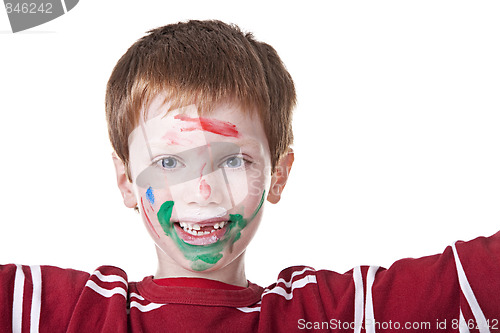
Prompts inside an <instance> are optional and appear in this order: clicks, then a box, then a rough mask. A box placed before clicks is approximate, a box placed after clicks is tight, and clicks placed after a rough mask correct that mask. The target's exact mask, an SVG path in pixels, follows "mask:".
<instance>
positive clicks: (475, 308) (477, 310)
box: [451, 243, 490, 333]
mask: <svg viewBox="0 0 500 333" xmlns="http://www.w3.org/2000/svg"><path fill="white" fill-rule="evenodd" d="M451 248H452V250H453V256H454V258H455V265H456V267H457V274H458V283H459V284H460V289H462V293H463V294H464V296H465V299H466V300H467V303H469V306H470V309H471V310H472V314H473V315H474V318H475V319H476V320H475V322H476V323H477V326H478V328H479V333H489V332H490V329H489V327H488V323H487V321H486V318H485V317H484V314H483V311H482V310H481V307H480V306H479V303H478V302H477V299H476V296H475V295H474V292H473V291H472V288H471V286H470V284H469V281H468V280H467V275H465V271H464V268H463V267H462V263H461V262H460V258H459V257H458V252H457V248H456V246H455V243H453V244H452V245H451Z"/></svg>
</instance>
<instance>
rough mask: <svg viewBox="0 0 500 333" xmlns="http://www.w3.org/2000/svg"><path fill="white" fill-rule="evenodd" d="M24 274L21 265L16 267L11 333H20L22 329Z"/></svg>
mask: <svg viewBox="0 0 500 333" xmlns="http://www.w3.org/2000/svg"><path fill="white" fill-rule="evenodd" d="M23 296H24V272H23V268H22V266H21V265H16V275H15V277H14V299H13V301H12V333H21V330H22V328H23Z"/></svg>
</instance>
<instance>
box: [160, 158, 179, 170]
mask: <svg viewBox="0 0 500 333" xmlns="http://www.w3.org/2000/svg"><path fill="white" fill-rule="evenodd" d="M159 162H160V163H161V166H162V167H163V168H165V169H174V168H175V167H176V166H177V164H178V161H177V159H175V158H173V157H167V158H163V159H161V160H160V161H159Z"/></svg>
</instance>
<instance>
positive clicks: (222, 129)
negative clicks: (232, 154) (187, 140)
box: [174, 114, 240, 138]
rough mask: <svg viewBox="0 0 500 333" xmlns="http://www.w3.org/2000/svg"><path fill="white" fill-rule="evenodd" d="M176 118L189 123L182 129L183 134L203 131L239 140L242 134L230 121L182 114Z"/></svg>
mask: <svg viewBox="0 0 500 333" xmlns="http://www.w3.org/2000/svg"><path fill="white" fill-rule="evenodd" d="M174 118H175V119H179V120H181V121H184V122H186V123H188V124H187V125H186V126H184V127H183V128H181V132H184V131H197V130H202V131H207V132H211V133H214V134H219V135H223V136H230V137H233V138H238V137H239V136H240V133H239V132H238V130H237V129H236V125H234V124H232V123H230V122H228V121H222V120H217V119H211V118H203V117H199V118H190V117H188V116H184V115H181V114H178V115H176V116H175V117H174Z"/></svg>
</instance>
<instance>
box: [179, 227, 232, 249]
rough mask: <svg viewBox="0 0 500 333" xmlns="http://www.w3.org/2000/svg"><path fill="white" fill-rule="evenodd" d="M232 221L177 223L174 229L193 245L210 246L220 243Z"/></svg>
mask: <svg viewBox="0 0 500 333" xmlns="http://www.w3.org/2000/svg"><path fill="white" fill-rule="evenodd" d="M229 223H231V221H219V222H210V223H206V222H199V223H191V222H175V223H174V224H173V225H174V229H175V231H176V232H177V235H179V237H180V238H181V239H182V240H183V241H184V242H186V243H188V244H191V245H209V244H213V243H216V242H217V241H219V240H220V239H221V238H222V237H223V236H224V234H225V233H226V230H227V226H228V224H229Z"/></svg>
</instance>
